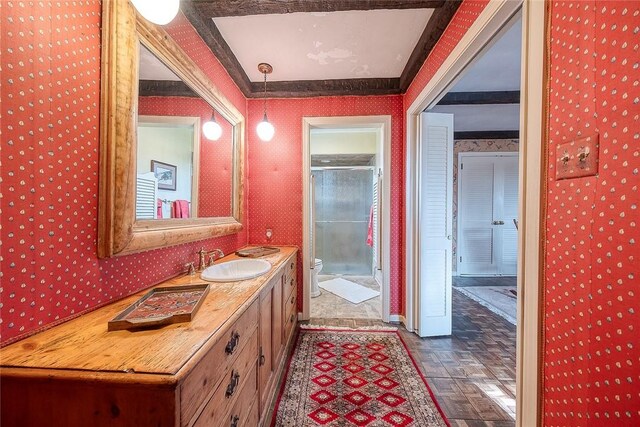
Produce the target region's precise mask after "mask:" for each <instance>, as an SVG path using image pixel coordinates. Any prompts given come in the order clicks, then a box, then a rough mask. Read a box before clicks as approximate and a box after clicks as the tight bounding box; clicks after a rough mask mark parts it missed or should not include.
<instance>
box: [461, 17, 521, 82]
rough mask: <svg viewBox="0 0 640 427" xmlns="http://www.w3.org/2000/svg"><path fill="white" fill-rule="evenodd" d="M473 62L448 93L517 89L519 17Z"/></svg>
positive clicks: (518, 78)
mask: <svg viewBox="0 0 640 427" xmlns="http://www.w3.org/2000/svg"><path fill="white" fill-rule="evenodd" d="M512 22H513V24H511V25H513V26H512V27H511V28H509V29H508V30H506V31H505V32H504V33H503V34H502V35H501V36H500V37H499V39H498V40H497V41H496V42H495V43H494V44H493V46H491V47H490V48H489V49H488V50H487V51H486V52H484V53H483V54H482V56H481V57H480V58H479V59H478V60H477V61H475V62H474V63H473V64H472V65H471V66H470V67H468V69H467V70H465V73H464V75H463V77H462V78H461V79H460V80H459V81H458V82H457V83H456V84H455V86H454V87H453V88H452V89H451V91H450V92H484V91H499V90H520V49H521V45H522V43H521V40H522V18H517V20H516V21H512Z"/></svg>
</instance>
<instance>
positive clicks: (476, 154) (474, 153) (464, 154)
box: [456, 151, 520, 277]
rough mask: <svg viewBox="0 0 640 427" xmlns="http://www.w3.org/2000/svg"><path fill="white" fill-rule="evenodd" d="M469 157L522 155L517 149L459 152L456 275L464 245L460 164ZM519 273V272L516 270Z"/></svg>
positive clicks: (490, 275) (458, 273) (509, 275)
mask: <svg viewBox="0 0 640 427" xmlns="http://www.w3.org/2000/svg"><path fill="white" fill-rule="evenodd" d="M465 157H467V158H478V157H516V158H518V157H520V154H519V152H517V151H463V152H461V153H458V192H457V195H458V218H457V219H456V275H457V276H460V275H462V274H461V273H460V263H459V261H458V257H459V256H460V254H461V253H462V250H461V249H460V248H461V247H462V242H463V240H462V239H461V238H460V230H462V227H461V224H462V218H463V215H462V213H461V212H462V210H461V209H460V205H461V203H460V200H461V197H460V194H461V193H462V192H461V191H460V189H461V188H462V179H460V176H461V175H462V169H461V168H460V165H461V164H462V161H463V159H464V158H465ZM519 175H520V171H518V176H519ZM518 190H519V189H518ZM519 199H520V194H518V200H519ZM516 273H517V272H516ZM471 276H473V274H471ZM476 276H486V277H494V276H503V275H501V274H498V275H493V274H477V275H476ZM505 276H506V277H513V276H515V275H512V274H508V275H505Z"/></svg>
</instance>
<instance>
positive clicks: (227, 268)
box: [200, 259, 271, 282]
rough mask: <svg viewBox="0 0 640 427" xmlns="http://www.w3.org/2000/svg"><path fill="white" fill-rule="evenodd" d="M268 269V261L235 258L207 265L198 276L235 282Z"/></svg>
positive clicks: (256, 275) (204, 278)
mask: <svg viewBox="0 0 640 427" xmlns="http://www.w3.org/2000/svg"><path fill="white" fill-rule="evenodd" d="M269 270H271V263H270V262H269V261H265V260H263V259H237V260H233V261H227V262H222V263H220V264H215V265H212V266H210V267H207V268H205V269H204V271H203V272H202V273H201V274H200V277H201V278H202V279H203V280H207V281H209V282H236V281H238V280H247V279H253V278H254V277H258V276H262V275H263V274H264V273H266V272H267V271H269Z"/></svg>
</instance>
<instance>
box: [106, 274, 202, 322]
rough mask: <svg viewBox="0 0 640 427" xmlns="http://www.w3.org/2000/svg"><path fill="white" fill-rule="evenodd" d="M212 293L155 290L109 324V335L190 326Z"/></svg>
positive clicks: (178, 288)
mask: <svg viewBox="0 0 640 427" xmlns="http://www.w3.org/2000/svg"><path fill="white" fill-rule="evenodd" d="M208 292H209V285H208V284H202V285H192V286H166V287H160V288H154V289H152V290H150V291H149V292H147V293H146V294H145V295H144V296H143V297H141V298H140V299H139V300H138V301H136V302H135V303H133V304H131V305H130V306H129V307H127V308H126V309H125V310H124V311H123V312H122V313H120V314H118V315H117V316H116V317H114V318H113V319H111V320H109V327H108V330H109V331H119V330H122V329H140V328H151V327H157V326H162V325H168V324H171V323H181V322H190V321H191V319H193V316H195V314H196V311H198V309H199V308H200V305H202V302H203V301H204V297H205V296H206V295H207V293H208Z"/></svg>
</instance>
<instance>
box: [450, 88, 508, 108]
mask: <svg viewBox="0 0 640 427" xmlns="http://www.w3.org/2000/svg"><path fill="white" fill-rule="evenodd" d="M519 103H520V91H519V90H502V91H487V92H449V93H447V94H446V95H445V96H444V97H443V98H442V99H441V100H440V102H438V105H481V104H519Z"/></svg>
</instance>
